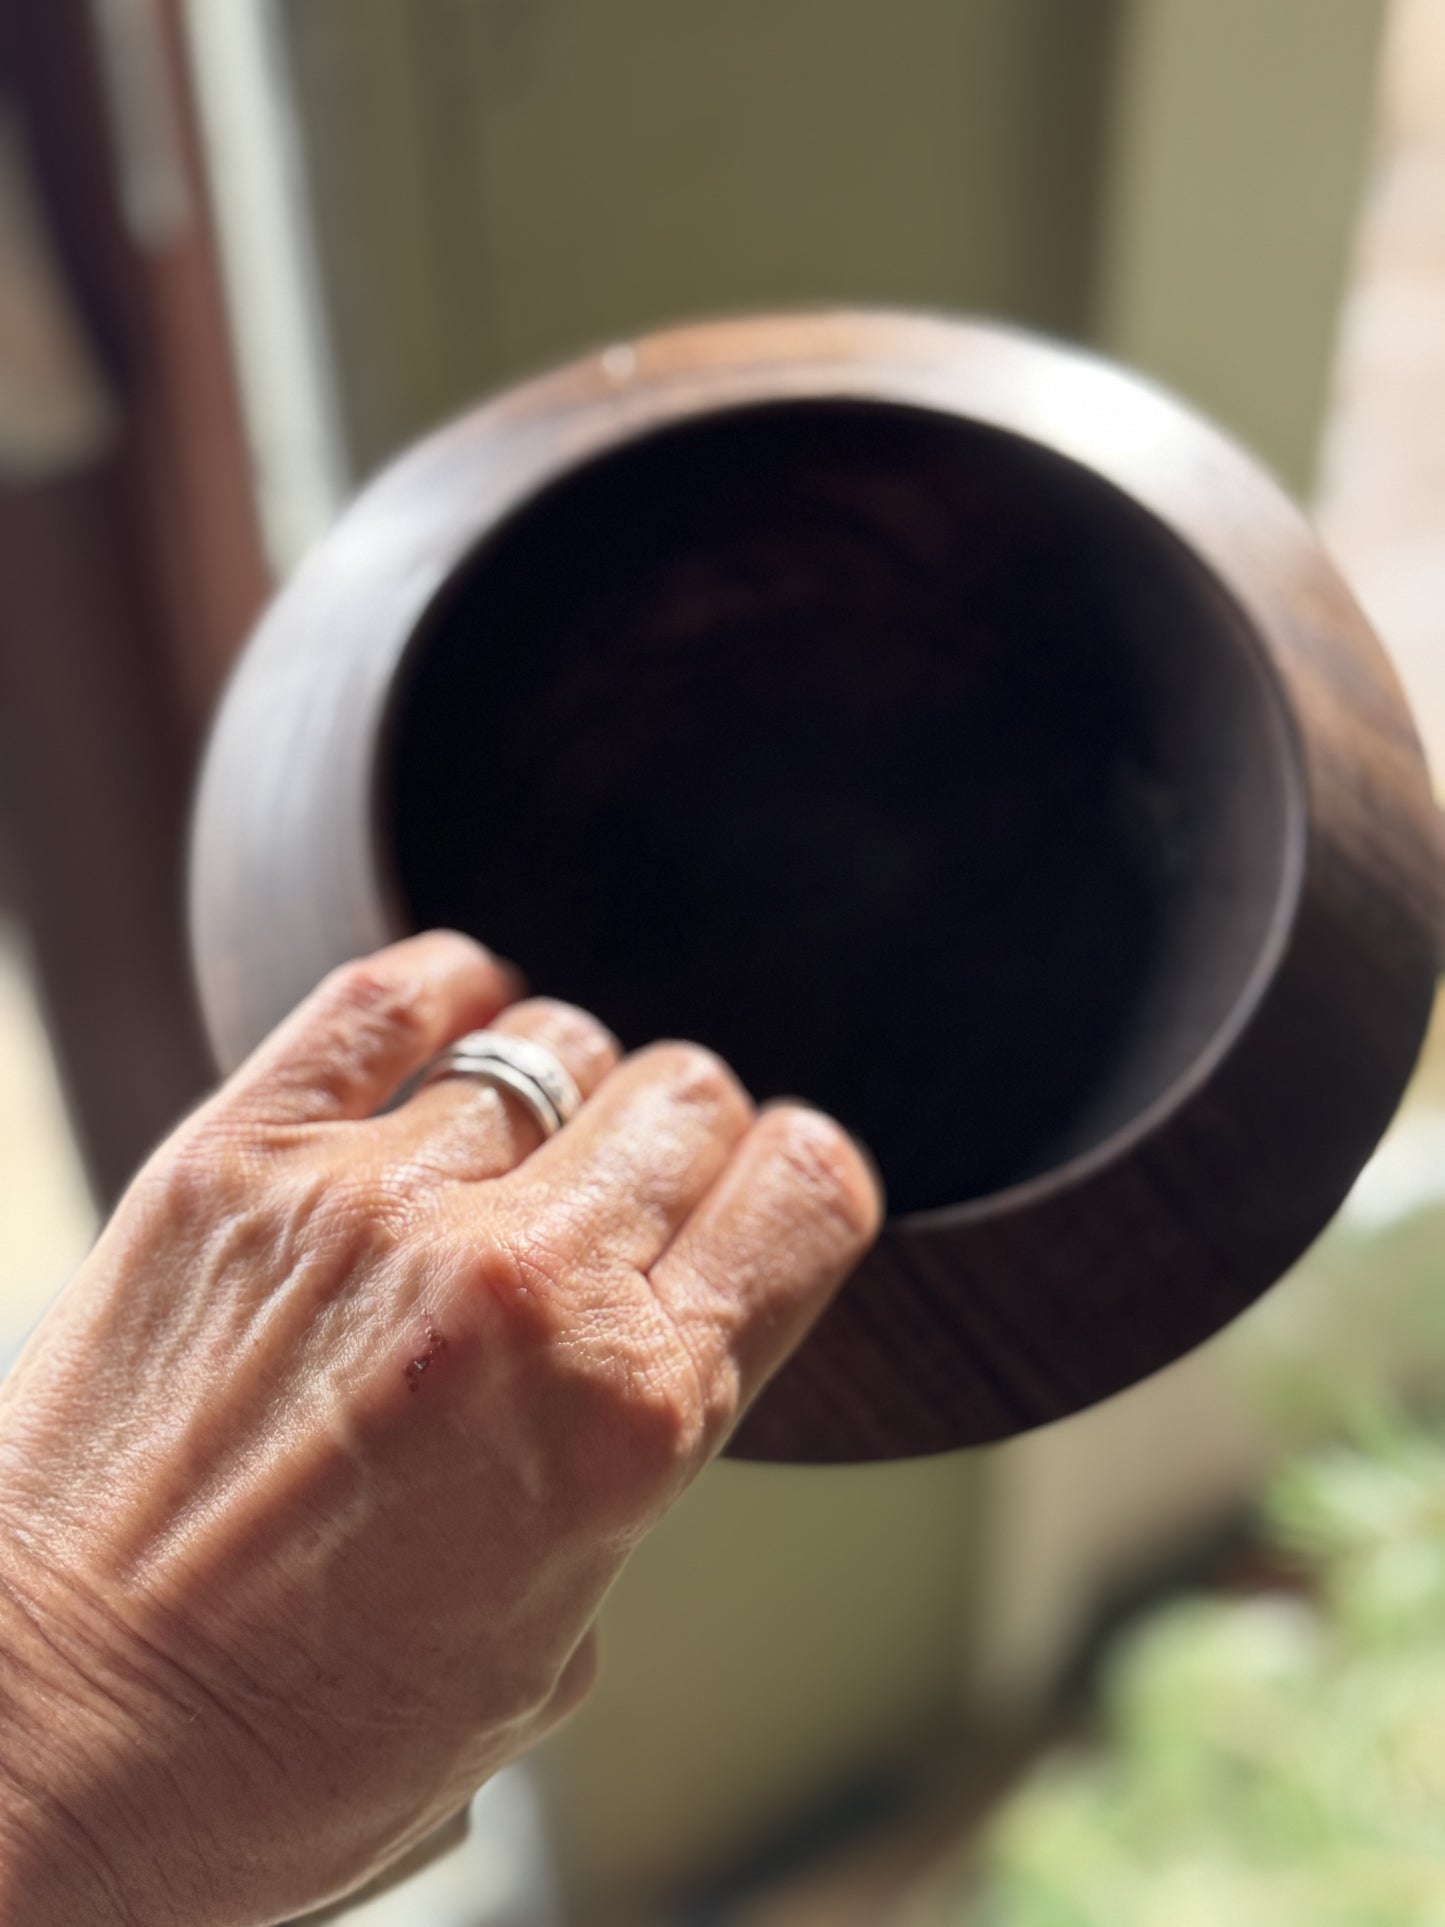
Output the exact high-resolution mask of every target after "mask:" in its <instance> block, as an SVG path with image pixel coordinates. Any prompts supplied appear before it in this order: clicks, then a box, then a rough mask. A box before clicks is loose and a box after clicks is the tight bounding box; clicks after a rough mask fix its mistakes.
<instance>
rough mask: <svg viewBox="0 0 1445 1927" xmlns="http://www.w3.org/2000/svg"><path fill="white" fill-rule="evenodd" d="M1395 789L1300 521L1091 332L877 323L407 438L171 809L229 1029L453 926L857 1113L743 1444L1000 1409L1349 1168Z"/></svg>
mask: <svg viewBox="0 0 1445 1927" xmlns="http://www.w3.org/2000/svg"><path fill="white" fill-rule="evenodd" d="M1439 883H1440V861H1439V851H1438V845H1437V834H1436V819H1435V812H1434V807H1433V803H1432V800H1431V795H1430V789H1429V784H1428V781H1427V777H1426V772H1425V768H1424V765H1423V762H1422V759H1421V754H1420V750H1419V747H1418V744H1417V742H1416V738H1415V735H1414V732H1413V729H1412V726H1411V723H1410V719H1409V716H1408V714H1407V712H1406V709H1405V706H1404V703H1403V701H1402V699H1401V696H1400V693H1399V690H1398V687H1397V685H1396V683H1395V680H1394V677H1393V676H1392V674H1391V671H1390V669H1389V667H1388V665H1387V663H1386V661H1385V659H1384V657H1383V656H1382V654H1381V652H1380V650H1379V648H1378V646H1377V645H1376V643H1375V641H1374V640H1373V638H1372V636H1371V634H1370V631H1369V629H1368V627H1367V626H1366V623H1365V621H1364V619H1363V617H1362V616H1361V614H1360V612H1359V610H1358V608H1357V607H1356V605H1355V603H1354V602H1353V601H1352V600H1351V598H1350V595H1349V594H1348V592H1347V591H1346V589H1345V588H1344V586H1343V584H1342V583H1341V581H1340V579H1339V577H1338V576H1337V575H1336V574H1335V572H1334V570H1333V569H1332V568H1331V566H1330V564H1329V562H1328V561H1327V560H1326V558H1325V556H1324V555H1323V554H1322V552H1321V550H1320V548H1319V545H1318V543H1317V541H1316V539H1315V537H1314V536H1313V535H1312V533H1311V532H1310V529H1309V528H1308V526H1307V525H1306V523H1305V522H1304V521H1303V520H1302V518H1301V516H1300V514H1299V512H1298V511H1297V510H1296V509H1295V508H1294V507H1293V506H1292V505H1291V504H1290V502H1289V501H1288V500H1287V499H1286V497H1285V496H1284V495H1283V494H1282V493H1281V491H1280V490H1279V489H1278V487H1276V485H1275V484H1274V483H1273V482H1272V481H1271V480H1270V479H1269V478H1268V477H1267V476H1266V475H1265V474H1263V473H1262V472H1261V470H1260V469H1259V468H1258V467H1257V466H1256V465H1255V464H1254V463H1253V462H1252V461H1251V460H1250V459H1249V458H1248V457H1247V456H1246V455H1244V454H1243V453H1241V452H1240V450H1239V449H1238V448H1236V447H1235V446H1233V445H1232V444H1231V443H1230V442H1228V441H1226V440H1225V439H1223V438H1222V437H1221V436H1220V435H1219V434H1218V433H1217V432H1216V431H1215V430H1214V429H1212V428H1210V427H1209V426H1207V425H1206V424H1205V423H1204V422H1202V421H1200V420H1199V419H1198V418H1197V417H1196V416H1194V415H1192V414H1189V413H1188V412H1186V411H1185V410H1184V409H1182V408H1181V407H1180V406H1179V405H1178V404H1176V403H1175V402H1174V401H1172V400H1170V399H1168V398H1167V397H1166V396H1164V395H1162V394H1160V393H1158V392H1157V391H1155V390H1153V389H1152V388H1149V387H1147V386H1144V385H1142V384H1140V383H1139V382H1137V381H1135V380H1133V379H1130V378H1129V377H1127V376H1125V375H1123V374H1120V373H1119V372H1117V371H1115V370H1113V369H1111V368H1108V367H1106V366H1103V365H1101V364H1100V363H1098V362H1096V361H1093V360H1091V359H1088V358H1086V357H1085V356H1083V355H1080V354H1076V353H1073V352H1069V351H1066V350H1063V349H1060V348H1057V347H1052V346H1047V345H1044V344H1042V343H1040V342H1037V341H1034V340H1030V339H1028V338H1026V337H1023V336H1021V335H1017V334H1013V333H1010V332H1006V331H1002V330H998V329H994V328H987V327H978V326H972V325H962V324H956V323H953V322H949V321H944V320H939V319H931V318H923V317H913V316H907V315H896V314H870V313H839V314H814V315H800V316H787V317H781V318H772V319H759V320H751V321H741V322H731V323H726V324H719V325H713V326H702V327H691V328H684V329H679V330H676V331H674V332H670V333H665V334H660V335H656V336H653V337H651V338H649V339H647V340H643V341H640V342H636V343H632V344H630V345H627V346H618V347H613V348H609V349H608V350H607V351H606V352H605V353H602V354H598V355H594V356H592V357H590V358H589V359H587V360H584V361H581V362H578V363H575V364H574V365H573V366H571V367H569V368H566V369H563V370H562V371H561V372H559V373H557V374H553V375H549V376H546V377H544V378H543V379H541V380H539V381H535V382H532V383H530V384H528V385H527V386H525V387H521V388H518V389H516V390H514V391H512V392H511V393H509V394H506V395H504V396H502V397H501V398H500V399H498V400H496V401H493V402H492V403H490V404H489V405H488V406H486V407H484V408H481V409H479V410H478V411H477V412H476V413H475V414H472V415H470V416H468V417H467V418H466V419H464V420H463V421H461V422H459V423H457V424H456V425H454V426H452V427H450V428H448V429H446V430H444V431H443V432H441V433H440V434H437V435H435V436H433V437H432V438H430V439H429V440H427V441H426V442H424V443H422V444H421V445H420V446H419V447H418V448H416V449H415V450H413V451H412V452H411V453H410V454H409V455H407V456H406V457H405V458H404V459H403V460H401V461H400V462H398V463H397V464H396V466H395V467H393V468H392V469H390V470H389V471H388V472H387V473H386V474H385V475H383V476H382V478H381V479H380V480H379V481H377V482H376V483H375V484H374V485H373V486H372V487H370V488H369V489H368V490H367V491H366V492H365V494H363V495H362V496H361V498H360V499H359V501H358V502H357V503H356V504H355V506H354V507H352V508H351V509H350V510H349V512H348V513H347V514H346V515H345V516H344V518H343V519H342V521H341V522H340V523H339V525H338V526H337V528H336V529H335V531H334V532H333V533H332V534H331V535H330V536H329V537H328V538H327V539H326V541H325V542H324V543H323V544H322V545H321V547H320V549H319V550H318V552H317V553H316V554H315V555H314V556H313V558H312V559H311V560H310V561H309V562H308V563H307V564H306V566H305V567H304V568H303V569H302V570H301V572H300V573H299V575H298V576H297V577H296V578H295V580H294V581H293V582H292V583H291V584H290V585H289V586H288V587H287V589H286V590H285V591H284V593H283V594H282V595H281V596H280V598H279V599H278V601H277V602H276V604H275V605H274V607H273V608H272V610H271V612H270V613H269V615H268V616H267V618H266V620H265V622H264V623H263V624H262V627H261V630H260V633H259V634H258V635H257V637H256V639H255V641H254V643H253V644H252V646H251V649H250V651H249V653H248V654H247V656H246V658H245V661H244V663H243V665H242V667H241V669H240V671H239V673H238V675H237V677H236V679H235V681H234V684H233V686H232V689H231V691H230V694H229V696H228V698H227V701H226V703H225V706H224V709H223V711H222V714H221V717H220V721H219V723H218V725H217V729H216V734H215V738H214V741H213V744H212V747H211V753H210V759H209V763H208V766H207V769H206V773H205V778H204V783H203V786H202V791H201V797H200V805H199V813H198V818H197V825H196V834H195V844H194V872H193V903H194V941H195V954H196V960H197V967H198V972H199V978H200V983H201V989H202V994H203V998H204V1002H205V1007H206V1011H207V1015H208V1019H209V1023H210V1027H211V1031H212V1035H213V1038H214V1040H215V1044H216V1048H217V1054H218V1056H219V1058H220V1060H221V1062H222V1063H223V1064H224V1065H227V1066H229V1065H231V1064H233V1063H234V1062H235V1061H236V1060H237V1058H238V1057H239V1056H240V1055H241V1054H242V1053H243V1052H244V1051H245V1050H247V1049H248V1048H249V1047H250V1045H252V1044H253V1043H254V1042H255V1041H256V1040H257V1039H258V1038H259V1037H260V1036H261V1035H262V1034H263V1032H264V1031H266V1030H267V1029H268V1027H269V1026H270V1025H271V1024H272V1023H273V1022H274V1021H275V1020H276V1019H277V1018H278V1017H280V1016H281V1015H282V1013H283V1012H284V1011H286V1010H287V1009H288V1008H289V1007H290V1005H291V1004H292V1003H293V1002H294V1001H295V1000H296V999H297V998H298V997H300V996H301V995H302V994H303V993H304V992H305V991H306V990H308V989H309V988H310V987H311V985H312V984H313V983H314V982H315V981H316V980H317V978H318V977H320V976H321V975H322V973H323V972H324V971H325V970H327V969H328V968H329V967H330V966H331V965H333V964H335V963H337V962H338V961H340V960H341V959H343V958H346V957H349V956H353V955H355V954H357V953H359V952H363V951H366V950H369V949H371V948H373V947H375V946H377V945H379V944H382V943H385V942H387V941H388V940H389V939H391V938H394V937H396V936H398V935H401V934H403V933H404V932H406V931H409V930H414V929H417V928H421V927H425V926H428V925H434V924H448V925H452V926H455V927H457V928H460V929H463V930H470V931H473V932H475V933H476V934H477V935H479V936H481V937H484V938H485V939H486V941H487V942H488V943H490V944H492V945H494V946H495V947H496V948H497V949H499V950H500V951H502V952H503V953H504V954H506V955H509V956H512V957H515V958H516V959H517V960H518V961H519V962H520V963H521V964H522V965H523V966H524V967H525V969H526V970H527V971H528V973H529V975H530V977H531V979H532V982H533V983H534V984H535V985H536V986H537V987H538V988H539V989H542V990H545V991H547V992H549V993H552V994H555V995H558V996H562V997H567V998H570V999H573V1000H575V1001H577V1002H579V1003H582V1004H585V1005H587V1006H589V1007H591V1008H592V1009H595V1010H596V1011H597V1012H598V1013H599V1014H600V1015H601V1016H602V1017H603V1018H605V1020H606V1021H607V1022H608V1023H609V1024H611V1025H612V1026H613V1028H614V1029H615V1030H616V1031H617V1032H618V1034H619V1035H620V1036H621V1037H622V1038H623V1039H624V1040H625V1041H626V1042H628V1043H631V1044H637V1043H641V1042H644V1041H646V1040H647V1039H649V1038H652V1037H657V1036H691V1037H697V1038H700V1039H702V1040H704V1041H705V1042H707V1043H709V1044H711V1045H712V1046H714V1047H715V1048H716V1049H717V1050H719V1051H720V1052H721V1053H722V1054H723V1055H724V1056H725V1057H727V1058H728V1059H729V1060H730V1061H731V1062H732V1064H733V1065H734V1066H735V1067H736V1069H737V1070H738V1072H739V1074H740V1075H741V1076H742V1078H743V1079H744V1081H745V1082H746V1083H747V1084H748V1085H749V1086H750V1088H751V1089H752V1090H753V1091H754V1092H755V1093H756V1094H757V1095H758V1096H759V1097H766V1096H768V1095H770V1094H773V1093H778V1092H787V1093H797V1092H801V1093H805V1094H807V1095H808V1096H809V1097H810V1098H812V1099H814V1100H816V1101H817V1102H818V1103H820V1104H821V1105H823V1106H825V1107H826V1108H828V1109H830V1110H832V1111H833V1112H835V1113H836V1115H837V1116H839V1117H840V1118H841V1119H843V1120H844V1121H845V1122H846V1123H847V1124H848V1125H850V1126H851V1127H852V1128H853V1129H854V1130H855V1131H856V1132H857V1133H858V1134H859V1135H860V1136H861V1137H862V1138H863V1139H865V1140H866V1141H867V1142H868V1143H869V1144H870V1145H871V1146H872V1148H873V1150H874V1152H875V1154H876V1156H877V1158H878V1161H879V1163H880V1165H881V1166H882V1169H883V1173H884V1176H885V1178H886V1180H887V1184H888V1190H889V1197H890V1207H891V1213H892V1215H891V1220H890V1223H889V1225H888V1228H887V1230H886V1232H885V1234H884V1236H883V1239H882V1241H881V1243H880V1245H879V1247H878V1248H877V1250H876V1251H875V1252H874V1254H873V1255H872V1256H871V1257H870V1258H869V1259H868V1261H867V1262H866V1263H865V1264H864V1265H863V1267H862V1268H861V1269H860V1270H859V1271H858V1272H857V1274H856V1275H855V1276H854V1278H853V1279H852V1280H851V1282H850V1283H849V1284H848V1286H847V1287H846V1288H845V1290H844V1291H843V1293H842V1295H841V1296H840V1297H839V1298H838V1300H837V1301H836V1303H835V1305H834V1306H833V1308H832V1309H831V1310H830V1312H829V1313H828V1314H827V1316H826V1317H825V1318H824V1319H823V1321H822V1322H821V1324H820V1325H819V1326H818V1327H817V1329H816V1331H815V1333H814V1334H813V1336H812V1337H811V1338H810V1339H809V1340H808V1342H807V1344H806V1345H805V1346H804V1347H803V1349H802V1351H801V1352H800V1353H799V1354H798V1355H797V1357H796V1358H795V1359H794V1360H793V1361H792V1362H791V1364H790V1365H789V1366H788V1367H787V1368H786V1369H785V1370H784V1372H783V1373H782V1374H781V1375H780V1376H779V1377H778V1379H777V1380H776V1381H775V1382H774V1383H773V1385H772V1386H771V1387H770V1388H769V1390H768V1391H767V1393H766V1394H765V1396H764V1397H763V1399H762V1400H761V1401H760V1403H759V1404H758V1406H757V1408H756V1409H755V1411H754V1412H753V1413H752V1414H751V1416H750V1417H749V1419H748V1420H747V1422H746V1424H745V1425H744V1426H743V1428H742V1429H741V1431H740V1432H739V1434H738V1436H737V1438H736V1441H735V1443H734V1446H733V1450H734V1451H736V1452H738V1453H742V1454H748V1455H752V1456H755V1457H760V1458H786V1459H816V1460H837V1459H866V1458H886V1457H890V1456H895V1455H902V1454H909V1453H919V1452H935V1451H940V1450H945V1449H947V1448H949V1447H954V1446H962V1445H972V1444H977V1443H979V1442H981V1441H984V1440H990V1439H999V1438H1003V1437H1005V1436H1007V1435H1008V1434H1010V1433H1014V1432H1017V1431H1020V1430H1022V1429H1024V1428H1026V1427H1029V1426H1034V1425H1038V1424H1041V1423H1043V1422H1045V1421H1047V1420H1050V1419H1055V1418H1059V1417H1061V1416H1062V1415H1064V1414H1065V1413H1068V1412H1073V1411H1076V1410H1078V1409H1079V1408H1080V1407H1082V1406H1085V1405H1088V1404H1091V1403H1092V1402H1093V1401H1095V1400H1097V1399H1100V1398H1103V1397H1106V1396H1107V1395H1108V1394H1110V1393H1112V1392H1116V1391H1118V1390H1119V1389H1120V1388H1121V1387H1123V1386H1126V1385H1128V1384H1130V1383H1131V1382H1132V1381H1134V1380H1136V1379H1138V1378H1141V1377H1143V1376H1144V1375H1145V1374H1146V1373H1149V1372H1152V1371H1155V1370H1156V1369H1157V1368H1158V1367H1160V1366H1161V1365H1164V1364H1166V1363H1167V1362H1168V1361H1169V1360H1171V1359H1173V1358H1176V1357H1178V1356H1179V1354H1180V1353H1181V1352H1184V1351H1186V1350H1187V1349H1189V1347H1191V1346H1193V1345H1195V1344H1197V1343H1199V1341H1200V1340H1201V1339H1204V1338H1206V1337H1208V1336H1209V1335H1210V1334H1211V1333H1212V1332H1214V1331H1216V1330H1217V1329H1218V1328H1219V1327H1220V1326H1221V1325H1223V1324H1224V1323H1226V1321H1227V1320H1229V1319H1231V1318H1233V1317H1234V1316H1235V1314H1236V1313H1237V1312H1239V1311H1240V1310H1242V1309H1243V1307H1245V1306H1246V1305H1248V1304H1249V1303H1250V1302H1251V1301H1252V1300H1253V1299H1254V1298H1255V1297H1256V1296H1257V1295H1258V1294H1259V1293H1260V1292H1261V1291H1262V1290H1263V1289H1264V1288H1265V1287H1266V1286H1267V1285H1268V1284H1269V1283H1270V1282H1271V1281H1272V1280H1273V1279H1275V1278H1277V1277H1278V1276H1279V1275H1280V1273H1281V1272H1282V1271H1284V1270H1285V1269H1286V1268H1287V1267H1288V1266H1289V1265H1290V1264H1291V1263H1292V1262H1293V1260H1294V1259H1295V1258H1297V1257H1298V1256H1299V1254H1300V1253H1301V1252H1302V1251H1303V1250H1304V1249H1305V1247H1306V1246H1307V1245H1308V1244H1309V1243H1310V1241H1311V1240H1312V1239H1313V1238H1314V1237H1315V1235H1316V1234H1317V1233H1318V1232H1319V1231H1320V1229H1321V1228H1322V1227H1323V1225H1324V1224H1325V1223H1326V1221H1327V1220H1328V1219H1329V1217H1330V1216H1331V1215H1332V1213H1333V1212H1334V1211H1335V1209H1336V1208H1337V1207H1338V1205H1339V1204H1340V1202H1341V1200H1342V1199H1343V1198H1344V1196H1345V1193H1346V1191H1347V1190H1348V1188H1349V1186H1350V1184H1351V1181H1352V1180H1353V1178H1354V1176H1355V1174H1356V1173H1357V1172H1358V1170H1359V1169H1360V1167H1361V1165H1362V1164H1363V1162H1364V1160H1365V1158H1366V1157H1367V1155H1368V1154H1369V1152H1370V1149H1371V1147H1372V1146H1373V1145H1374V1144H1375V1142H1376V1140H1377V1139H1378V1137H1379V1135H1380V1133H1381V1132H1382V1131H1383V1129H1384V1127H1385V1124H1386V1122H1387V1121H1388V1119H1389V1117H1390V1115H1391V1113H1392V1112H1393V1110H1394V1109H1395V1106H1396V1104H1397V1103H1398V1101H1399V1098H1400V1094H1401V1092H1402V1090H1403V1088H1404V1085H1405V1082H1406V1080H1407V1078H1408V1076H1409V1072H1410V1069H1411V1066H1412V1064H1413V1063H1414V1060H1415V1057H1416V1053H1417V1051H1418V1048H1419V1044H1420V1040H1421V1036H1422V1033H1423V1031H1424V1027H1425V1023H1426V1019H1427V1015H1428V1012H1429V1008H1430V1004H1431V998H1432V994H1433V990H1434V984H1435V976H1436V953H1437V931H1438V927H1439V924H1440V888H1439Z"/></svg>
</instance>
